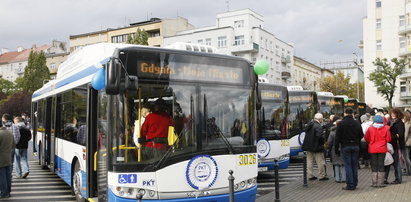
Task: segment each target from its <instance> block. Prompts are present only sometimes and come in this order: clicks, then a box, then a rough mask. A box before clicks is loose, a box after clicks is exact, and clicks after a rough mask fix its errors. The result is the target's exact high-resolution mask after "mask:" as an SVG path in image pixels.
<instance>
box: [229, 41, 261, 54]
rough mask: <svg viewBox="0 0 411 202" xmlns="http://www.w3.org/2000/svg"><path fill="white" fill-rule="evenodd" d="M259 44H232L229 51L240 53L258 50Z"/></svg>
mask: <svg viewBox="0 0 411 202" xmlns="http://www.w3.org/2000/svg"><path fill="white" fill-rule="evenodd" d="M259 48H260V47H259V45H258V44H256V43H249V44H244V45H237V46H234V45H233V46H232V48H231V53H233V54H234V53H241V52H258V49H259Z"/></svg>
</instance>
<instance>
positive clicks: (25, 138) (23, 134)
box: [16, 125, 31, 149]
mask: <svg viewBox="0 0 411 202" xmlns="http://www.w3.org/2000/svg"><path fill="white" fill-rule="evenodd" d="M17 126H18V128H19V132H20V140H19V143H17V144H16V148H17V149H27V148H28V147H29V141H30V140H31V132H30V129H28V128H26V127H25V126H20V125H17Z"/></svg>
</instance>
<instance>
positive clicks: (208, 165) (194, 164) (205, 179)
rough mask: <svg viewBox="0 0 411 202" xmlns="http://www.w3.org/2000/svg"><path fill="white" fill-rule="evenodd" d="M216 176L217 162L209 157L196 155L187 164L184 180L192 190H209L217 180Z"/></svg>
mask: <svg viewBox="0 0 411 202" xmlns="http://www.w3.org/2000/svg"><path fill="white" fill-rule="evenodd" d="M217 176H218V166H217V162H216V161H215V160H214V158H213V157H211V156H209V155H198V156H195V157H193V158H192V159H191V160H190V161H189V162H188V165H187V168H186V179H187V182H188V184H189V185H190V186H191V187H193V188H194V189H197V190H202V189H205V188H210V187H211V186H213V184H214V182H215V181H216V180H217Z"/></svg>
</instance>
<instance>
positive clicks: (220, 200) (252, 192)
mask: <svg viewBox="0 0 411 202" xmlns="http://www.w3.org/2000/svg"><path fill="white" fill-rule="evenodd" d="M256 194H257V186H254V187H252V188H250V189H246V190H243V191H239V192H235V193H234V201H235V202H253V201H255V199H256ZM193 200H195V201H196V202H227V201H228V200H229V195H228V194H222V195H215V196H202V197H198V198H177V199H163V200H161V199H160V200H141V201H142V202H144V201H145V202H148V201H151V202H153V201H159V202H162V201H164V202H189V201H193ZM108 201H110V202H135V201H136V199H129V198H122V197H119V196H116V195H114V193H113V192H112V191H111V190H110V189H109V190H108Z"/></svg>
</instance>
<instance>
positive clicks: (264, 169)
mask: <svg viewBox="0 0 411 202" xmlns="http://www.w3.org/2000/svg"><path fill="white" fill-rule="evenodd" d="M267 170H268V168H267V167H258V172H264V171H267Z"/></svg>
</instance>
